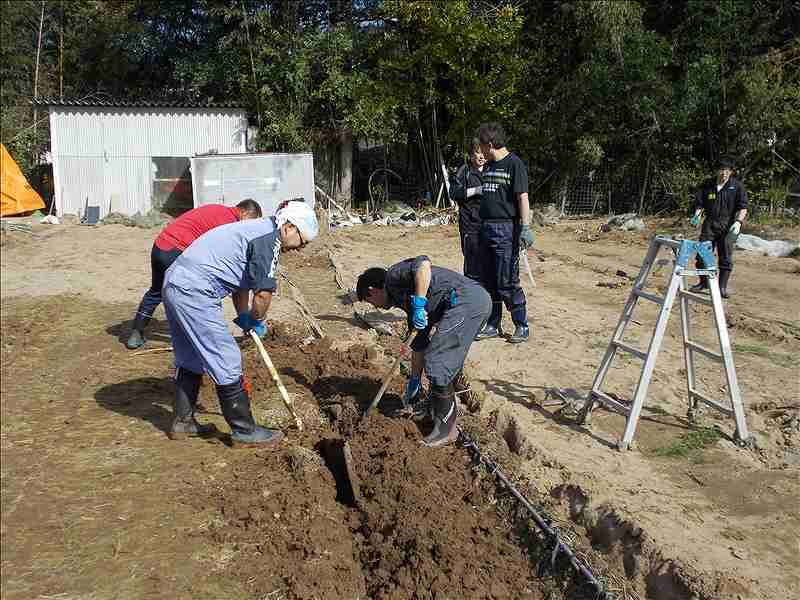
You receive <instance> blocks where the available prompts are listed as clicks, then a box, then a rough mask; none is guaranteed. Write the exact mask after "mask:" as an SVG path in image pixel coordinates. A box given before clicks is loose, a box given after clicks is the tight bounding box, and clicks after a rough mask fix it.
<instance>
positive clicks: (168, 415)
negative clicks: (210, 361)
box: [94, 377, 175, 433]
mask: <svg viewBox="0 0 800 600" xmlns="http://www.w3.org/2000/svg"><path fill="white" fill-rule="evenodd" d="M174 393H175V386H174V383H173V381H172V378H171V377H140V378H138V379H131V380H129V381H123V382H121V383H113V384H111V385H107V386H104V387H101V388H100V389H99V390H97V392H96V393H95V395H94V398H95V400H96V401H97V404H98V405H99V406H102V407H103V408H105V409H107V410H110V411H113V412H115V413H119V414H121V415H125V416H127V417H135V418H137V419H142V420H143V421H147V422H148V423H150V424H152V425H153V426H154V427H155V428H156V429H159V430H161V431H163V432H164V433H166V432H167V431H168V430H169V426H170V424H171V423H172V396H173V394H174Z"/></svg>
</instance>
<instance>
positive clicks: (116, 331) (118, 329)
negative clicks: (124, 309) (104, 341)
mask: <svg viewBox="0 0 800 600" xmlns="http://www.w3.org/2000/svg"><path fill="white" fill-rule="evenodd" d="M132 327H133V319H129V320H127V321H123V322H122V323H116V324H114V325H110V326H108V327H106V333H107V334H109V335H113V336H114V337H115V338H117V340H118V341H119V343H120V344H124V343H125V342H127V341H128V336H129V335H130V334H131V328H132ZM144 339H145V340H146V341H145V345H144V348H145V349H146V348H147V343H149V342H157V343H159V344H171V343H172V338H171V337H170V335H169V324H168V323H167V321H166V319H164V320H159V319H153V320H152V321H150V324H149V325H148V326H147V329H145V332H144Z"/></svg>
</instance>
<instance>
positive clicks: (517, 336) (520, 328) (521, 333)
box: [508, 325, 531, 344]
mask: <svg viewBox="0 0 800 600" xmlns="http://www.w3.org/2000/svg"><path fill="white" fill-rule="evenodd" d="M530 335H531V334H530V329H529V328H528V326H527V325H517V326H516V328H515V329H514V333H513V334H512V335H511V337H510V338H508V343H509V344H521V343H523V342H527V341H528V338H530Z"/></svg>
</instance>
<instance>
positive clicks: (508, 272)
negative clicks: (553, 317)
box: [475, 123, 533, 344]
mask: <svg viewBox="0 0 800 600" xmlns="http://www.w3.org/2000/svg"><path fill="white" fill-rule="evenodd" d="M477 137H478V140H479V141H480V145H481V151H482V152H483V155H484V156H485V157H486V160H487V161H488V163H487V164H486V167H484V170H483V177H482V179H483V188H482V192H483V196H482V199H481V208H480V218H481V233H480V253H481V259H482V261H483V265H482V269H481V280H482V282H483V286H484V287H485V288H486V291H488V292H489V294H490V295H491V297H492V313H491V315H490V316H489V320H488V321H487V323H486V325H485V326H484V327H483V329H481V331H480V332H478V335H477V336H476V337H475V339H476V340H485V339H489V338H495V337H498V336H499V335H500V320H501V318H502V311H503V304H505V305H506V308H507V309H508V311H509V312H510V313H511V320H512V321H513V322H514V333H513V334H512V335H511V336H510V337H509V338H508V341H509V342H510V343H512V344H519V343H521V342H527V341H528V337H529V331H528V310H527V306H526V302H525V292H524V291H523V290H522V286H521V285H520V283H519V251H520V248H522V249H523V250H527V249H528V248H530V247H531V246H532V245H533V232H532V231H531V227H530V225H529V223H530V205H529V204H528V169H527V168H526V167H525V163H523V162H522V160H521V159H520V158H519V156H517V155H516V154H514V153H513V152H509V151H508V149H507V148H506V134H505V132H504V131H503V127H502V126H501V125H500V124H499V123H484V124H483V125H481V126H480V127H479V128H478V136H477Z"/></svg>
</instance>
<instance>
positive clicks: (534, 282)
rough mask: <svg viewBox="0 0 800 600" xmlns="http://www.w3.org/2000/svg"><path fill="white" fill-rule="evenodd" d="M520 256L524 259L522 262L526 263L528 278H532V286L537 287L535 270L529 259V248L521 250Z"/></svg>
mask: <svg viewBox="0 0 800 600" xmlns="http://www.w3.org/2000/svg"><path fill="white" fill-rule="evenodd" d="M519 256H520V258H521V259H522V262H523V263H525V270H526V271H527V272H528V278H529V279H530V280H531V287H534V288H535V287H536V281H534V279H533V271H531V263H530V261H529V260H528V251H527V250H520V251H519Z"/></svg>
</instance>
